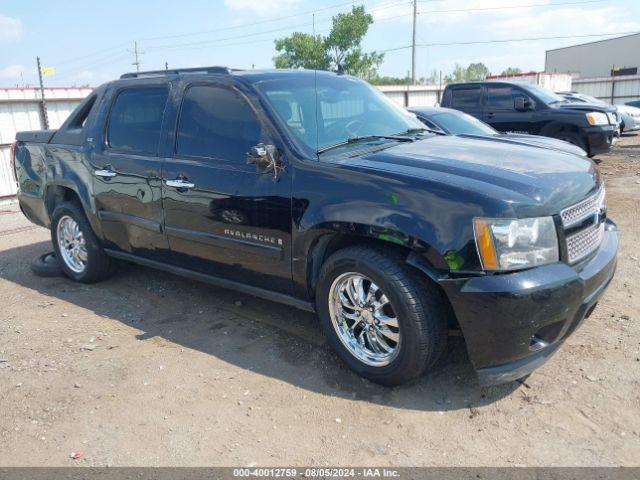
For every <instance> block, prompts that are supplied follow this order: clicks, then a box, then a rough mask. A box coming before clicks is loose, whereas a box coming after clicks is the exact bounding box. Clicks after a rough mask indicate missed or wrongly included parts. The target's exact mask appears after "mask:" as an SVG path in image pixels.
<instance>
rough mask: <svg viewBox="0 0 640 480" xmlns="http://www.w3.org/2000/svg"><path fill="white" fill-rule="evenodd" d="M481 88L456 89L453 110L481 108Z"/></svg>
mask: <svg viewBox="0 0 640 480" xmlns="http://www.w3.org/2000/svg"><path fill="white" fill-rule="evenodd" d="M481 92H482V88H481V87H468V88H456V89H454V90H453V92H452V93H453V101H452V105H453V108H458V109H466V108H474V107H479V106H480V94H481Z"/></svg>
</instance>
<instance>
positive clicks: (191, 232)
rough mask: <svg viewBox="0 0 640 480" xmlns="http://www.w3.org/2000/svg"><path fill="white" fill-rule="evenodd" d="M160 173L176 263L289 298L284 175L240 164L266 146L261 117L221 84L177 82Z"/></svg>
mask: <svg viewBox="0 0 640 480" xmlns="http://www.w3.org/2000/svg"><path fill="white" fill-rule="evenodd" d="M181 90H183V94H182V95H180V98H178V99H177V102H176V108H177V109H178V110H179V113H178V120H177V123H176V132H175V135H174V141H173V142H172V145H171V151H170V152H169V157H168V158H167V159H166V161H165V164H164V170H163V180H164V182H163V187H162V191H163V202H164V210H165V228H166V233H167V236H168V239H169V245H170V248H171V251H172V261H173V262H175V263H176V264H177V265H178V266H181V267H184V268H188V269H190V270H195V271H198V272H202V273H205V274H208V275H214V276H217V277H221V278H224V279H228V280H233V281H237V282H241V283H245V284H249V285H253V286H256V287H260V288H264V289H269V290H273V291H278V292H281V293H290V291H291V287H292V282H291V248H290V245H291V196H290V195H291V177H290V170H289V169H287V168H285V169H284V170H283V171H281V172H280V173H279V174H278V176H277V178H276V177H274V174H273V173H267V172H264V171H261V170H260V169H258V168H257V167H256V165H253V164H248V163H247V153H248V152H249V150H250V149H251V147H253V146H255V145H257V144H259V143H264V144H274V143H275V142H274V139H273V136H272V135H271V134H270V130H269V128H268V126H267V122H266V119H265V118H264V116H263V115H262V113H261V112H260V111H258V110H255V109H254V107H253V106H252V104H251V103H249V101H248V99H247V97H245V95H244V94H242V93H241V92H239V91H238V90H237V89H236V88H235V87H234V86H233V85H231V84H230V83H227V82H226V81H224V80H220V81H219V82H216V81H208V82H198V83H191V84H184V85H183V88H182V89H181Z"/></svg>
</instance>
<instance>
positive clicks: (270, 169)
mask: <svg viewBox="0 0 640 480" xmlns="http://www.w3.org/2000/svg"><path fill="white" fill-rule="evenodd" d="M247 163H249V164H254V165H255V166H256V167H257V168H258V169H259V170H261V171H263V172H267V173H273V178H274V180H276V179H277V178H278V173H280V172H281V171H282V170H283V169H284V167H283V165H282V161H281V159H280V155H279V154H278V150H277V149H276V147H275V145H268V144H264V143H259V144H258V145H254V146H253V147H251V148H250V149H249V153H247Z"/></svg>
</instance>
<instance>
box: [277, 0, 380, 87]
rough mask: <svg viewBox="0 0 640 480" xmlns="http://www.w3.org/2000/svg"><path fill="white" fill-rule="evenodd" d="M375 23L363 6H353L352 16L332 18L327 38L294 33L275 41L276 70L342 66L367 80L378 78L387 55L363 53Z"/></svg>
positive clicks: (344, 15) (341, 14)
mask: <svg viewBox="0 0 640 480" xmlns="http://www.w3.org/2000/svg"><path fill="white" fill-rule="evenodd" d="M372 23H373V16H371V15H370V14H368V13H366V12H365V9H364V6H359V7H352V8H351V12H349V13H340V14H338V15H336V16H335V17H333V26H332V28H331V32H330V33H329V35H328V36H326V37H323V36H321V35H316V36H315V37H314V36H313V35H309V34H307V33H301V32H295V33H293V34H292V35H291V36H289V37H286V38H280V39H277V40H276V41H275V47H276V51H277V52H278V55H276V56H275V57H274V59H273V60H274V63H275V66H276V68H317V69H321V70H329V69H332V68H333V69H337V68H338V67H339V66H340V67H342V68H343V69H344V70H345V71H346V72H347V73H349V74H351V75H357V76H359V77H364V78H372V77H375V75H376V73H377V69H378V67H379V66H380V64H381V63H382V61H383V60H384V54H383V53H378V52H369V53H364V52H363V51H362V47H361V43H362V39H363V38H364V37H365V35H366V34H367V31H368V30H369V26H370V25H371V24H372Z"/></svg>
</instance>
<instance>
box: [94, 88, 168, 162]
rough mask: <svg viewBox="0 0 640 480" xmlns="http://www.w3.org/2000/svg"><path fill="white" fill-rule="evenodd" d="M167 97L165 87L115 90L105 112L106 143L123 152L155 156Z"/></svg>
mask: <svg viewBox="0 0 640 480" xmlns="http://www.w3.org/2000/svg"><path fill="white" fill-rule="evenodd" d="M167 96H168V90H167V88H165V87H148V88H146V87H145V88H130V89H127V90H122V91H121V92H120V93H118V97H117V98H116V101H115V102H114V104H113V107H112V108H111V113H110V115H109V124H108V125H109V126H108V130H107V142H108V144H109V146H110V147H111V148H113V149H116V150H120V151H124V152H130V153H139V154H149V155H155V154H156V153H157V152H158V143H159V142H160V130H161V128H162V117H163V115H164V109H165V105H166V103H167Z"/></svg>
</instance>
